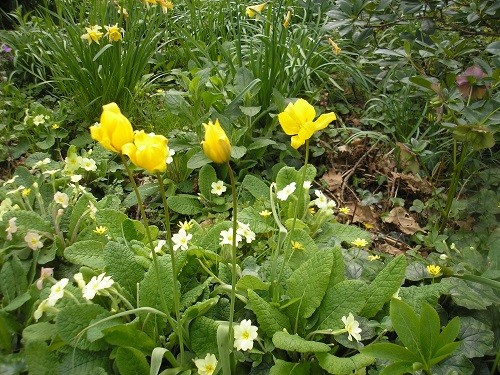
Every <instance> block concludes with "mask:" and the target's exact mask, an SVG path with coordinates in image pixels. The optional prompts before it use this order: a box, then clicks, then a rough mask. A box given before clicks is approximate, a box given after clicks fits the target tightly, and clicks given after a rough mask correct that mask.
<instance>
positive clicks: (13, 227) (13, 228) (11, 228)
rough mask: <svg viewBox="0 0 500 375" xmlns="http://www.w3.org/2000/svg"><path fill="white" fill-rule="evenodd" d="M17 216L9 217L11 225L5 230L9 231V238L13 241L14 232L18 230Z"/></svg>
mask: <svg viewBox="0 0 500 375" xmlns="http://www.w3.org/2000/svg"><path fill="white" fill-rule="evenodd" d="M16 220H17V218H16V217H11V218H10V219H9V225H8V226H7V229H5V231H6V232H7V236H6V238H7V240H9V241H12V233H16V232H17V225H16Z"/></svg>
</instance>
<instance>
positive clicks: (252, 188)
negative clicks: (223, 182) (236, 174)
mask: <svg viewBox="0 0 500 375" xmlns="http://www.w3.org/2000/svg"><path fill="white" fill-rule="evenodd" d="M241 186H242V188H243V189H246V190H248V192H249V193H250V194H252V195H253V197H254V198H255V199H263V200H267V199H268V198H269V186H267V184H266V183H265V182H264V181H262V179H260V178H258V177H255V176H253V175H251V174H247V175H246V176H245V178H244V179H243V182H242V183H241Z"/></svg>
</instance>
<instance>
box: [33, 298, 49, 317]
mask: <svg viewBox="0 0 500 375" xmlns="http://www.w3.org/2000/svg"><path fill="white" fill-rule="evenodd" d="M50 307H51V305H50V304H49V300H48V299H44V300H43V301H42V302H40V304H39V305H38V307H37V308H36V310H35V312H34V313H33V318H35V320H36V321H38V320H39V319H40V318H41V317H42V315H43V313H44V312H46V311H47V310H49V309H50Z"/></svg>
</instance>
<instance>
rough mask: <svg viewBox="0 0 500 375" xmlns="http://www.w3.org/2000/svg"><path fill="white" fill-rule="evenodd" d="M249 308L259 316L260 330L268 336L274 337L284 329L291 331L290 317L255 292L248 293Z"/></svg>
mask: <svg viewBox="0 0 500 375" xmlns="http://www.w3.org/2000/svg"><path fill="white" fill-rule="evenodd" d="M247 308H249V309H251V310H252V311H253V312H254V314H255V316H257V322H258V323H259V330H262V331H263V332H264V333H265V334H266V335H267V336H269V337H273V335H274V333H275V332H278V331H282V330H283V329H286V330H287V331H290V330H291V327H290V321H289V319H288V317H287V316H286V315H285V314H283V313H282V312H281V311H280V310H279V309H277V308H276V307H274V306H272V305H271V304H269V303H268V302H267V301H266V300H265V299H264V298H262V297H260V296H259V295H258V294H257V293H255V292H254V291H253V290H249V291H248V304H247Z"/></svg>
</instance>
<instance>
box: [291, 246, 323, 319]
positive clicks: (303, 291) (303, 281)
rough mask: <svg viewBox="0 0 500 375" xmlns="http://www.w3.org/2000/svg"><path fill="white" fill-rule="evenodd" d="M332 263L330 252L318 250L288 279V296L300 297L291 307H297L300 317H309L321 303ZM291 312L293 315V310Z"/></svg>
mask: <svg viewBox="0 0 500 375" xmlns="http://www.w3.org/2000/svg"><path fill="white" fill-rule="evenodd" d="M332 265H333V254H332V252H331V251H318V252H316V253H315V254H314V255H313V256H312V257H311V258H310V259H308V260H307V261H306V262H304V263H302V264H301V265H300V267H299V268H297V269H296V270H295V271H293V273H292V275H291V276H290V278H289V279H288V281H287V285H288V296H289V297H290V298H291V299H293V298H300V299H301V301H300V303H299V304H295V305H294V306H296V307H295V308H294V309H292V310H295V309H296V308H299V316H300V317H302V318H306V319H307V318H309V317H310V316H311V315H312V314H313V313H314V312H315V311H316V309H317V308H318V306H319V305H320V304H321V301H322V299H323V296H324V295H325V292H326V288H327V287H328V282H329V280H330V273H331V271H332ZM291 313H292V315H293V316H295V314H294V311H291Z"/></svg>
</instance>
